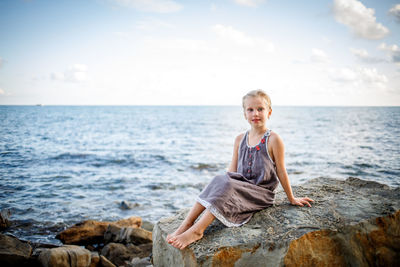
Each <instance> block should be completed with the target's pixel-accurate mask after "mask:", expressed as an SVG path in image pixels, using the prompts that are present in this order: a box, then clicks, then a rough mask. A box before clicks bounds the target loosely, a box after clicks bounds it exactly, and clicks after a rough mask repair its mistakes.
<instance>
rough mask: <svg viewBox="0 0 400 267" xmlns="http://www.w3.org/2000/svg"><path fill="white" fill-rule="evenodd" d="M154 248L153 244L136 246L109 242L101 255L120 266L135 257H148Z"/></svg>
mask: <svg viewBox="0 0 400 267" xmlns="http://www.w3.org/2000/svg"><path fill="white" fill-rule="evenodd" d="M151 250H152V244H151V243H147V244H142V245H139V246H135V245H133V244H127V245H124V244H120V243H109V244H107V245H106V246H105V247H104V248H103V249H102V250H101V255H102V256H104V257H106V258H107V259H109V260H110V261H111V262H112V263H113V264H115V265H117V266H120V265H125V264H126V262H130V261H132V259H134V258H137V257H138V258H145V257H148V256H149V255H150V253H151Z"/></svg>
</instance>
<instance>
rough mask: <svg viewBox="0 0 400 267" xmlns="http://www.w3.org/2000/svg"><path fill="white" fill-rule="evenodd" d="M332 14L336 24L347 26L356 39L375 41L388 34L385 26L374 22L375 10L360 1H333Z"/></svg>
mask: <svg viewBox="0 0 400 267" xmlns="http://www.w3.org/2000/svg"><path fill="white" fill-rule="evenodd" d="M333 13H334V16H335V19H336V21H337V22H339V23H342V24H344V25H346V26H348V27H349V28H350V30H351V31H352V32H353V33H354V34H355V35H356V36H358V37H361V38H365V39H370V40H377V39H382V38H384V37H385V36H386V35H387V34H388V33H389V30H388V29H387V28H386V27H385V26H383V25H382V24H380V23H378V22H376V17H375V10H374V9H372V8H367V7H365V6H364V5H363V4H362V3H361V2H360V1H357V0H334V2H333Z"/></svg>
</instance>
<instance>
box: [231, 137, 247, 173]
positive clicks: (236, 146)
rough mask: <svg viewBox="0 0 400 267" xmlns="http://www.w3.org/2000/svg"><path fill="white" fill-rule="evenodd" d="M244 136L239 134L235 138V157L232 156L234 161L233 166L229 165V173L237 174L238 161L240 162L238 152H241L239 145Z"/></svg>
mask: <svg viewBox="0 0 400 267" xmlns="http://www.w3.org/2000/svg"><path fill="white" fill-rule="evenodd" d="M243 135H244V134H239V135H238V136H236V138H235V144H234V145H233V155H232V161H231V164H230V165H229V168H228V172H237V161H238V153H239V152H238V151H239V144H240V141H241V140H242V138H243Z"/></svg>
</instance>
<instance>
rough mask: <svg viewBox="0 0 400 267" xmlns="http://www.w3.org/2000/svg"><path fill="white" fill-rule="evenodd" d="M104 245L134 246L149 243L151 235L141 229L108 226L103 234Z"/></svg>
mask: <svg viewBox="0 0 400 267" xmlns="http://www.w3.org/2000/svg"><path fill="white" fill-rule="evenodd" d="M104 241H105V243H109V242H116V243H124V244H128V243H133V244H135V245H140V244H145V243H151V242H152V234H151V232H149V231H146V230H144V229H142V228H132V227H119V226H116V225H109V226H108V228H107V231H106V232H105V233H104Z"/></svg>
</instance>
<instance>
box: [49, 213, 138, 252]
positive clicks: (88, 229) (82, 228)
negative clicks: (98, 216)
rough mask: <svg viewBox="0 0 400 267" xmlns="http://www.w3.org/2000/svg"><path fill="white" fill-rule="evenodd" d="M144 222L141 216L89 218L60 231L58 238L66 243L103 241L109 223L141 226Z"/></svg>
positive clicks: (80, 243)
mask: <svg viewBox="0 0 400 267" xmlns="http://www.w3.org/2000/svg"><path fill="white" fill-rule="evenodd" d="M141 224H142V219H141V218H140V217H134V216H133V217H130V218H128V219H123V220H120V221H116V222H99V221H93V220H88V221H84V222H81V223H78V224H75V225H74V226H72V227H71V228H68V229H66V230H64V231H62V232H61V233H59V234H58V235H57V236H56V238H57V239H59V240H61V242H63V243H64V244H74V245H88V244H98V243H102V241H103V237H104V233H105V231H106V230H107V227H108V226H109V225H117V226H120V227H133V228H139V227H140V226H141Z"/></svg>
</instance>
